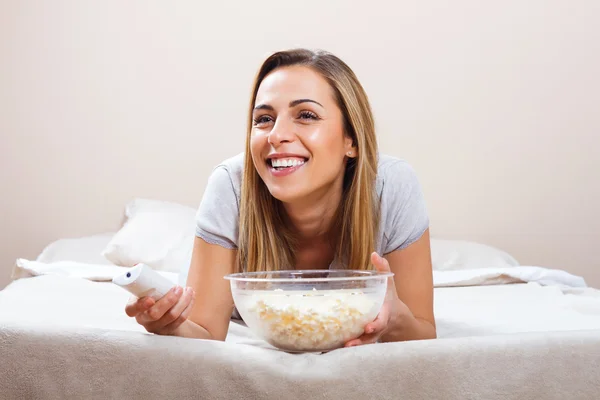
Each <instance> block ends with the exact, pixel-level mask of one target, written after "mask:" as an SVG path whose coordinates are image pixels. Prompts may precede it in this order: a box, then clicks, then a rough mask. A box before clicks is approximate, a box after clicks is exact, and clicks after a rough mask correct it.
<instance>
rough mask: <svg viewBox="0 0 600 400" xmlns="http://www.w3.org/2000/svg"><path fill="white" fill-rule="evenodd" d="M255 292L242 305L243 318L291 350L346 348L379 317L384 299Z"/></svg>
mask: <svg viewBox="0 0 600 400" xmlns="http://www.w3.org/2000/svg"><path fill="white" fill-rule="evenodd" d="M251 293H252V294H250V295H248V296H243V297H244V299H243V301H242V302H241V303H240V306H241V309H240V310H239V311H240V313H241V314H242V317H243V318H244V320H245V321H246V323H247V324H248V326H249V327H251V328H252V329H256V330H257V331H258V332H259V333H260V335H261V336H263V338H265V340H267V341H268V342H270V343H271V344H272V345H274V346H276V347H278V348H280V349H284V350H288V351H326V350H332V349H335V348H338V347H341V346H343V345H344V343H346V342H347V341H349V340H351V339H354V338H356V337H358V336H360V335H361V334H362V333H363V332H364V327H365V325H366V324H367V323H369V322H371V321H372V320H373V319H374V318H375V317H376V316H377V312H378V311H379V308H380V307H381V302H380V301H377V300H378V299H379V298H381V297H382V296H380V295H375V296H373V294H370V293H364V292H361V291H357V290H356V289H354V290H331V291H317V290H316V289H314V288H313V290H311V291H288V292H283V291H281V289H276V290H274V291H261V292H256V291H254V292H251ZM240 299H241V298H240Z"/></svg>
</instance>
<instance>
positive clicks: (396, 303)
mask: <svg viewBox="0 0 600 400" xmlns="http://www.w3.org/2000/svg"><path fill="white" fill-rule="evenodd" d="M371 262H372V263H373V266H374V267H375V269H377V271H379V272H390V265H389V264H388V262H387V260H386V259H385V258H383V257H381V256H379V255H378V254H377V253H373V254H371ZM410 318H413V315H412V313H411V311H410V310H409V308H408V307H407V306H406V304H404V303H403V302H402V301H401V300H400V299H399V298H398V293H397V292H396V285H395V284H394V278H393V277H390V278H388V284H387V291H386V294H385V300H384V302H383V305H382V306H381V310H379V314H378V315H377V318H375V320H373V322H370V323H368V324H367V325H366V326H365V333H364V334H363V335H361V336H360V337H358V338H356V339H353V340H350V341H348V342H347V343H346V345H345V346H344V347H352V346H358V345H362V344H369V343H376V342H377V341H378V340H379V339H380V338H381V337H382V336H383V335H385V334H386V333H387V332H389V331H390V330H393V329H394V328H396V327H398V325H399V324H401V321H404V320H407V319H410Z"/></svg>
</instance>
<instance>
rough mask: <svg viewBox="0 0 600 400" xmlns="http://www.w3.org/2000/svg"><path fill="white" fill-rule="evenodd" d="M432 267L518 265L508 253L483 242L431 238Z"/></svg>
mask: <svg viewBox="0 0 600 400" xmlns="http://www.w3.org/2000/svg"><path fill="white" fill-rule="evenodd" d="M431 258H432V264H433V269H434V270H437V271H457V270H462V269H479V268H494V267H501V268H503V267H516V266H518V265H519V263H518V261H517V260H515V259H514V258H513V257H512V256H511V255H510V254H508V253H506V252H504V251H502V250H500V249H497V248H495V247H492V246H488V245H485V244H480V243H475V242H469V241H464V240H445V239H434V238H432V239H431Z"/></svg>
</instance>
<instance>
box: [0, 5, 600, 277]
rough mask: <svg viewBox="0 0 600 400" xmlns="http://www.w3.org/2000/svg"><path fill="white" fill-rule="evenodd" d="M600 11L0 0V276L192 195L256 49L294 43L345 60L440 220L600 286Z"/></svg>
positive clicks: (236, 107)
mask: <svg viewBox="0 0 600 400" xmlns="http://www.w3.org/2000/svg"><path fill="white" fill-rule="evenodd" d="M599 20H600V2H598V1H597V0H587V1H584V0H579V1H564V0H530V1H526V2H524V1H517V0H506V1H502V2H500V1H497V2H482V1H478V0H457V1H442V0H433V1H428V2H423V1H393V2H392V1H390V2H381V1H347V0H346V1H341V0H340V1H325V0H319V1H313V0H304V1H302V2H285V1H281V0H277V1H263V2H258V1H254V2H246V1H229V2H216V1H215V2H200V1H185V2H183V1H148V0H144V1H114V0H105V1H80V0H78V1H66V0H54V1H30V0H27V1H24V0H21V1H16V0H15V1H5V0H2V1H1V2H0V134H1V142H0V163H1V164H0V191H1V194H2V195H1V196H0V210H1V213H2V214H1V218H2V227H1V231H0V232H1V237H0V287H3V286H4V285H5V284H7V283H8V278H9V273H10V270H11V268H12V266H13V265H14V261H15V259H16V258H17V257H24V258H29V259H32V258H35V257H36V256H37V255H38V254H39V253H40V252H41V251H42V249H43V248H44V246H46V245H47V244H49V243H50V242H51V241H54V240H57V239H59V238H65V237H79V236H83V235H90V234H95V233H100V232H112V231H116V230H117V229H118V228H119V224H120V223H121V222H122V218H123V209H124V207H125V204H126V203H127V202H128V201H129V200H131V199H132V198H134V197H146V198H155V199H163V200H169V201H175V202H179V203H183V204H187V205H191V206H194V207H196V206H197V205H198V204H199V202H200V199H201V196H202V193H203V191H204V185H205V183H206V180H207V177H208V174H209V173H210V171H211V169H212V167H213V166H214V165H215V164H216V163H218V162H219V161H220V160H222V159H224V158H226V157H229V156H232V155H234V154H236V153H238V152H239V151H241V150H242V149H243V145H244V135H245V122H246V118H247V114H246V113H247V105H248V101H249V95H250V87H251V83H252V79H253V77H254V74H255V73H256V71H257V69H258V67H259V65H260V63H261V62H262V60H263V59H264V58H265V57H267V56H268V55H269V54H270V53H271V52H273V51H276V50H280V49H286V48H290V47H297V46H301V47H309V48H322V49H326V50H329V51H331V52H333V53H335V54H336V55H338V56H340V57H341V58H342V59H344V60H345V61H346V62H347V63H348V64H349V65H350V66H351V67H352V68H353V69H354V71H355V72H356V74H357V75H358V77H359V79H361V81H362V83H363V85H364V86H365V88H366V90H367V92H368V94H369V96H370V100H371V102H372V106H373V109H374V112H375V117H376V121H377V127H378V135H379V136H378V137H379V145H380V149H381V151H382V152H384V153H388V154H392V155H396V156H399V157H402V158H404V159H406V160H408V161H409V162H410V163H411V164H412V165H413V166H414V167H415V168H416V170H417V172H418V174H419V177H420V179H421V182H422V184H423V187H424V190H425V195H426V197H427V202H428V207H429V211H430V216H431V223H432V224H431V230H432V235H433V236H434V237H440V238H449V239H465V240H473V241H478V242H481V243H486V244H489V245H492V246H496V247H499V248H501V249H504V250H506V251H508V252H509V253H511V254H512V255H513V256H515V257H516V258H517V259H518V260H519V261H520V262H521V263H522V264H527V265H538V266H544V267H549V268H559V269H564V270H567V271H569V272H572V273H575V274H579V275H582V276H584V277H585V278H586V279H587V281H588V283H589V284H591V285H594V286H596V287H600V272H599V271H600V261H599V258H598V257H597V256H596V254H595V250H596V249H597V246H598V243H600V211H599V205H600V179H599V175H600V138H599V134H600V73H599V71H600V24H598V21H599Z"/></svg>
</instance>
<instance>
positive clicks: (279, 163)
mask: <svg viewBox="0 0 600 400" xmlns="http://www.w3.org/2000/svg"><path fill="white" fill-rule="evenodd" d="M307 162H308V159H306V158H303V157H286V158H270V159H267V165H268V166H269V170H270V171H271V173H272V174H273V175H274V176H278V177H279V176H286V175H289V174H291V173H293V172H296V171H297V170H299V169H300V168H302V167H303V166H304V164H306V163H307Z"/></svg>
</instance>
